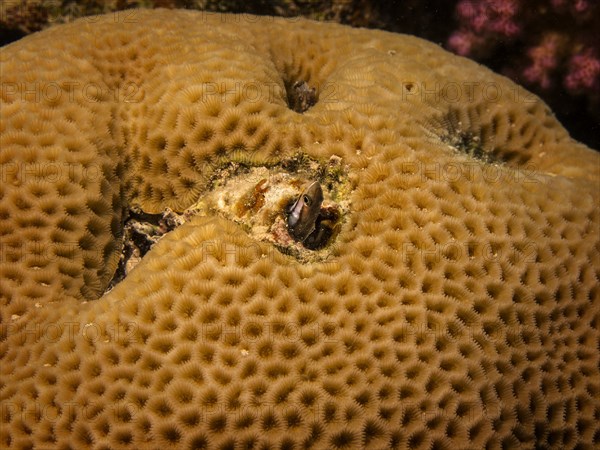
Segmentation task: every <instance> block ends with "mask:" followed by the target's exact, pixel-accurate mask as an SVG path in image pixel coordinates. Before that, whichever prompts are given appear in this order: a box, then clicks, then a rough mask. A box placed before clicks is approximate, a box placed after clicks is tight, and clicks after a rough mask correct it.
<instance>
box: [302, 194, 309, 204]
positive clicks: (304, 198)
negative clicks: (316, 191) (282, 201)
mask: <svg viewBox="0 0 600 450" xmlns="http://www.w3.org/2000/svg"><path fill="white" fill-rule="evenodd" d="M302 201H303V202H304V203H306V205H307V206H310V197H309V196H308V195H303V196H302Z"/></svg>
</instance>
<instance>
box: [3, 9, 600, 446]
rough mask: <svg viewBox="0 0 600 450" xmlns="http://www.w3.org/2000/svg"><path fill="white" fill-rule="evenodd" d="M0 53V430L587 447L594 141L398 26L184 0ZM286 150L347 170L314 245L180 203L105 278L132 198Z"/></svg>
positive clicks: (16, 442)
mask: <svg viewBox="0 0 600 450" xmlns="http://www.w3.org/2000/svg"><path fill="white" fill-rule="evenodd" d="M0 61H1V63H2V99H1V100H2V105H1V110H0V112H1V118H0V130H1V133H2V134H1V141H0V144H1V147H0V148H1V153H0V163H1V167H2V172H1V174H2V183H1V184H0V220H1V223H0V235H1V238H2V253H1V256H2V261H1V264H2V272H1V286H0V289H1V293H2V311H1V320H2V323H1V325H2V327H1V331H2V333H1V341H0V357H1V360H0V361H1V364H0V370H1V373H2V377H1V384H0V400H1V416H0V420H1V422H0V425H1V426H0V446H1V447H2V448H15V449H25V448H65V449H66V448H85V447H93V448H97V449H116V448H132V449H138V448H161V447H163V448H164V447H177V448H186V449H193V448H215V449H233V448H238V449H239V448H256V449H258V448H261V449H263V448H264V449H266V448H282V449H283V448H285V449H292V448H295V449H299V448H307V447H312V448H328V449H329V448H358V447H364V448H373V449H375V448H378V449H387V448H422V449H434V448H435V449H441V448H456V449H458V448H460V449H467V448H469V449H470V448H517V447H519V448H534V447H536V448H591V447H593V446H598V445H600V427H599V423H600V369H599V365H600V360H599V357H600V349H599V339H600V290H599V287H598V285H599V279H600V258H599V255H600V243H599V225H600V214H599V208H598V204H599V198H598V197H599V196H600V193H599V189H598V183H599V182H600V156H599V155H598V154H597V153H595V152H593V151H591V150H590V149H588V148H586V147H585V146H583V145H581V144H579V143H577V142H574V141H573V140H572V139H571V138H570V137H569V136H568V134H567V132H566V131H565V130H564V129H563V128H562V126H561V125H560V124H559V123H558V122H557V121H556V120H555V118H554V117H553V115H552V113H551V112H550V111H549V110H548V108H547V107H546V106H545V105H544V103H543V102H541V101H540V100H539V99H537V98H536V97H534V96H532V95H531V94H528V93H527V92H526V91H525V90H523V89H521V88H520V87H518V86H516V85H514V84H512V83H511V82H510V81H508V80H507V79H505V78H503V77H500V76H498V75H495V74H494V73H491V72H490V71H488V70H486V69H485V68H483V67H481V66H478V65H477V64H475V63H473V62H470V61H468V60H466V59H463V58H460V57H456V56H453V55H451V54H449V53H447V52H445V51H443V50H441V49H440V48H439V47H437V46H436V45H434V44H431V43H428V42H425V41H423V40H420V39H417V38H414V37H410V36H402V35H397V34H391V33H386V32H380V31H368V30H361V29H351V28H348V27H344V26H340V25H333V24H325V23H315V22H310V21H306V20H285V19H276V18H270V17H263V18H258V17H252V16H233V15H223V16H220V15H213V14H205V13H201V12H184V11H179V12H178V11H164V10H162V11H161V10H156V11H145V12H143V11H135V12H126V13H123V12H121V13H119V15H107V16H102V17H95V18H89V19H82V20H79V21H77V22H74V23H72V24H68V25H63V26H58V27H55V28H52V29H49V30H47V31H44V32H41V33H39V34H34V35H31V36H29V37H27V38H25V39H23V40H21V41H20V42H16V43H14V44H12V45H9V46H7V47H5V48H3V49H2V51H1V53H0ZM298 82H300V83H306V84H307V85H308V86H310V87H311V89H315V90H316V94H317V99H316V103H315V104H314V105H313V106H312V107H309V108H308V109H307V110H306V111H295V110H293V109H291V108H290V107H289V106H288V104H289V103H290V95H291V93H293V86H297V85H298V84H297V83H298ZM294 154H301V155H305V156H306V157H307V158H311V159H312V160H314V161H317V162H318V164H327V161H328V160H329V159H330V158H331V157H332V156H333V157H336V158H339V159H341V161H343V164H345V167H347V173H346V172H345V173H343V174H342V175H341V176H344V177H347V179H348V180H349V182H350V183H351V184H352V190H351V193H350V201H351V202H350V205H351V206H350V208H349V212H348V213H347V214H346V215H345V216H344V217H343V220H342V226H341V231H340V232H339V234H338V235H337V237H336V239H335V242H333V243H331V244H330V246H331V255H330V256H329V257H328V258H327V259H326V260H323V261H315V262H302V261H299V260H297V259H295V258H294V257H293V256H290V255H285V254H282V253H281V252H279V251H278V250H277V249H276V248H275V247H273V246H272V245H270V244H268V243H264V242H260V241H257V240H255V239H254V238H253V237H252V236H251V235H250V234H248V232H247V230H245V229H244V228H243V227H241V226H239V225H237V224H234V223H233V222H231V221H229V220H227V219H226V218H224V217H222V216H220V215H219V214H218V213H215V214H213V215H210V214H207V215H199V216H196V217H194V218H192V219H191V220H189V221H188V222H186V223H185V224H183V225H182V226H180V227H179V228H177V229H176V230H174V231H172V232H170V233H168V234H167V235H166V236H165V237H164V238H163V239H162V240H160V241H159V242H158V243H157V244H156V246H154V248H153V249H152V250H151V251H150V252H149V253H148V254H147V255H146V256H145V257H144V259H143V260H142V262H141V263H140V264H139V265H138V266H137V267H136V268H135V269H134V270H133V271H132V272H131V273H130V274H129V275H128V276H127V277H126V278H125V279H124V280H123V281H122V282H121V283H120V284H118V285H117V286H116V287H115V288H114V289H113V290H111V291H110V292H108V293H104V291H105V290H106V288H107V285H108V283H109V281H110V279H111V277H112V275H113V273H114V271H115V267H116V266H117V262H118V259H119V253H120V248H121V245H122V244H121V235H122V228H123V221H124V218H125V215H126V214H127V211H128V210H129V209H131V208H133V207H136V208H140V209H141V210H142V211H144V212H146V213H158V212H161V211H163V210H165V209H166V208H171V209H173V210H175V211H181V210H183V209H185V208H187V207H189V206H190V205H192V204H193V203H194V202H195V201H197V200H198V198H200V197H201V196H202V195H203V194H204V193H205V192H207V191H209V190H210V189H211V188H212V186H213V181H214V180H213V178H214V177H213V175H214V173H216V171H218V170H220V169H221V168H222V167H223V164H226V163H227V161H231V160H234V159H237V160H240V158H242V159H244V161H245V164H247V165H252V166H256V167H260V166H269V167H272V166H274V165H275V166H276V165H277V164H278V162H281V161H282V160H283V159H285V158H289V157H290V155H294ZM240 155H241V156H240ZM211 177H213V178H211ZM325 188H327V187H326V186H325Z"/></svg>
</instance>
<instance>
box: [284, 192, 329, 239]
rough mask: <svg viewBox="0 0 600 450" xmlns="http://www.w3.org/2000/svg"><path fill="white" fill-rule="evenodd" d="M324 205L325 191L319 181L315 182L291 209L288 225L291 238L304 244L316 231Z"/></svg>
mask: <svg viewBox="0 0 600 450" xmlns="http://www.w3.org/2000/svg"><path fill="white" fill-rule="evenodd" d="M322 203H323V190H322V189H321V185H320V184H319V182H318V181H313V182H312V183H311V184H310V185H309V186H308V187H307V188H306V189H304V191H302V193H301V194H300V196H299V197H298V199H297V200H296V202H295V203H294V204H293V205H292V206H291V208H290V209H289V214H288V217H287V224H288V230H289V233H290V236H292V237H293V238H294V239H295V240H297V241H300V242H304V241H305V240H306V238H307V237H308V236H310V234H311V233H313V232H314V231H315V227H316V224H317V219H318V218H319V213H320V211H321V204H322Z"/></svg>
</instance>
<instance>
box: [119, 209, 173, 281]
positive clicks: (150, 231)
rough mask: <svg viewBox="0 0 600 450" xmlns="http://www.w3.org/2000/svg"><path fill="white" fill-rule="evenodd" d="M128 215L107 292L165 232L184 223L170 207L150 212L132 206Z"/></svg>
mask: <svg viewBox="0 0 600 450" xmlns="http://www.w3.org/2000/svg"><path fill="white" fill-rule="evenodd" d="M126 217H127V218H126V219H125V225H124V227H123V249H122V250H121V256H120V258H119V264H118V266H117V270H116V271H115V274H114V275H113V278H112V280H110V283H109V284H108V288H107V292H108V291H110V290H111V289H112V288H113V287H114V286H116V285H117V284H118V283H119V282H120V281H121V280H123V279H124V278H125V277H126V276H127V273H129V272H130V271H131V269H132V268H133V267H134V266H135V264H136V263H137V262H139V260H140V259H141V258H143V257H144V255H145V254H146V253H148V252H149V251H150V249H151V248H152V247H153V246H154V244H156V243H157V242H158V241H159V239H160V238H161V237H162V236H163V235H164V234H166V233H168V232H169V231H171V230H174V229H175V228H177V227H178V226H179V225H180V224H181V223H182V220H181V218H179V217H178V215H177V214H176V213H174V212H173V211H171V210H170V209H167V210H166V211H165V212H164V213H162V214H148V213H145V212H143V211H141V210H140V209H137V208H132V209H130V210H128V211H127V212H126Z"/></svg>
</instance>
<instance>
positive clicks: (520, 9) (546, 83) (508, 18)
mask: <svg viewBox="0 0 600 450" xmlns="http://www.w3.org/2000/svg"><path fill="white" fill-rule="evenodd" d="M455 12H456V17H457V19H458V23H459V27H458V29H457V30H455V31H454V32H453V33H452V34H451V35H450V37H449V39H448V47H449V48H450V49H451V50H453V51H455V52H456V53H458V54H459V55H463V56H470V57H473V58H475V59H478V60H480V61H484V62H486V63H488V64H490V65H492V66H493V68H494V69H495V70H498V71H501V72H503V73H505V74H507V75H509V76H511V77H512V78H513V79H515V80H516V81H518V82H520V83H522V84H524V85H526V86H528V87H529V88H531V89H532V90H534V91H537V92H538V93H539V94H542V95H544V97H545V98H549V97H552V96H555V97H557V98H558V97H561V95H562V94H563V92H561V90H562V91H564V90H565V89H566V91H567V92H568V93H569V94H571V95H577V96H584V98H585V101H586V102H587V103H588V106H589V107H590V108H591V109H594V108H597V106H598V103H600V98H599V97H600V80H599V77H600V57H599V56H600V39H598V30H599V29H600V1H598V0H459V1H458V3H457V5H456V9H455ZM503 58H504V59H503Z"/></svg>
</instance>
